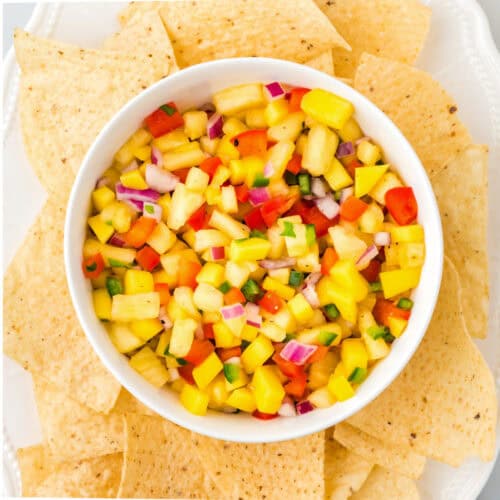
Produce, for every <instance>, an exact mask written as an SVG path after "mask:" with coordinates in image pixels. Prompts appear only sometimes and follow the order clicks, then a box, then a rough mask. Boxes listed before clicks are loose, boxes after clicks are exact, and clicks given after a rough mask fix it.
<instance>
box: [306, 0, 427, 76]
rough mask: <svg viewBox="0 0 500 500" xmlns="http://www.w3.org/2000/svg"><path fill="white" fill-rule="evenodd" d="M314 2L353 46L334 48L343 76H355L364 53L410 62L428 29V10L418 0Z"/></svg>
mask: <svg viewBox="0 0 500 500" xmlns="http://www.w3.org/2000/svg"><path fill="white" fill-rule="evenodd" d="M314 1H315V2H316V4H317V5H318V7H319V8H320V9H321V10H322V12H323V13H324V14H325V15H326V16H327V17H328V19H330V21H331V22H332V24H333V25H334V26H335V28H337V30H338V32H339V33H340V34H341V35H342V36H343V37H344V38H345V40H346V42H347V43H348V44H349V45H350V46H351V48H352V50H351V51H347V50H345V49H343V48H335V49H334V50H333V55H334V58H335V65H336V69H337V74H338V75H339V76H342V77H347V78H353V77H354V73H355V72H356V67H357V65H358V63H359V59H360V57H361V54H362V53H363V52H368V53H369V54H373V55H375V56H380V57H387V58H388V59H394V60H396V61H400V62H403V63H406V64H413V63H414V62H415V60H416V59H417V56H418V54H419V53H420V51H421V50H422V47H423V45H424V41H425V39H426V37H427V33H428V31H429V25H430V20H431V9H430V8H429V7H426V6H425V5H422V3H421V2H420V1H419V0H377V1H376V2H367V1H366V0H335V1H333V2H332V1H331V0H314Z"/></svg>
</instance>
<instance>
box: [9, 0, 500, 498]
mask: <svg viewBox="0 0 500 500" xmlns="http://www.w3.org/2000/svg"><path fill="white" fill-rule="evenodd" d="M483 1H484V2H485V3H486V2H487V1H488V0H483ZM428 3H430V4H431V6H432V8H433V12H434V15H433V22H432V27H431V34H430V37H429V40H428V42H427V46H426V49H425V50H424V53H423V54H422V57H421V58H420V61H419V66H420V67H422V68H423V69H426V70H428V71H430V72H431V73H432V74H433V75H434V76H435V77H436V78H437V79H438V80H440V81H441V82H442V83H443V85H444V86H445V87H446V88H448V89H450V90H451V92H452V93H453V94H454V95H455V97H456V98H457V100H458V102H459V105H460V114H461V116H462V118H463V120H464V121H465V123H466V124H467V125H468V126H469V128H470V129H471V131H472V133H473V135H474V136H475V138H476V139H477V140H478V141H479V140H481V141H483V142H486V143H488V144H489V145H490V147H491V151H492V155H491V161H490V180H491V185H490V200H491V210H490V212H491V215H492V223H491V225H490V249H491V251H492V253H491V255H492V262H491V264H492V266H491V267H492V269H493V268H494V270H495V271H496V273H495V276H492V283H495V286H496V287H498V258H499V256H498V249H496V251H497V254H495V255H494V254H493V251H494V250H495V249H494V248H493V242H494V241H495V232H494V230H493V228H496V227H499V225H498V218H497V215H496V214H495V211H497V212H498V210H495V208H496V207H497V206H495V205H494V204H495V203H497V202H496V198H495V196H494V193H498V192H500V190H499V172H498V166H499V165H500V161H499V160H500V157H499V149H498V148H499V144H498V142H499V140H500V133H499V128H498V122H499V120H500V113H499V112H498V109H499V108H500V104H499V102H498V89H499V88H500V76H499V71H498V66H497V65H498V54H497V53H496V52H495V50H494V47H493V45H492V42H491V40H490V38H489V34H488V29H487V26H486V24H485V20H484V18H483V17H482V14H481V12H480V11H479V10H478V9H476V7H475V3H474V2H473V1H472V0H455V1H454V2H453V1H451V0H442V1H440V0H433V1H431V2H428ZM489 4H490V7H491V11H492V12H495V10H496V12H497V13H498V8H499V4H498V1H497V0H489ZM91 5H92V7H91V9H89V6H88V4H87V5H85V6H82V5H81V4H72V5H71V6H70V5H65V6H64V7H63V10H62V12H61V16H60V17H59V19H58V22H57V24H56V28H55V31H54V32H53V36H54V37H55V38H58V39H61V40H66V41H73V42H77V43H78V42H80V43H82V44H84V45H87V46H96V45H97V44H98V42H99V41H100V40H101V39H102V38H103V37H104V36H105V34H107V33H109V31H111V30H112V29H113V28H114V27H115V26H116V22H115V21H114V18H113V14H112V13H111V11H110V9H114V10H117V8H118V6H117V5H110V4H108V5H102V4H91ZM15 7H17V6H15ZM82 8H83V10H82ZM13 11H14V7H11V9H10V12H13ZM90 11H91V12H90ZM76 12H77V14H76V15H75V13H76ZM69 19H77V20H78V22H76V25H78V24H79V25H80V26H81V29H80V30H78V29H73V28H74V26H75V24H73V25H71V27H70V29H67V28H68V26H70V25H68V24H66V22H67V20H69ZM96 20H98V21H96ZM7 21H11V18H9V19H8V20H7V19H5V18H4V24H5V23H6V22H7ZM86 23H87V24H86ZM12 24H17V25H19V26H22V25H23V24H24V22H23V20H22V19H21V20H20V21H19V22H16V23H12ZM86 26H88V29H87V33H84V31H85V27H86ZM41 28H43V26H38V28H37V29H38V30H37V31H35V32H37V33H41V31H40V29H41ZM89 34H90V35H91V36H92V38H91V39H87V37H88V36H89ZM4 36H5V35H4ZM468 103H470V105H468ZM13 151H17V152H18V151H19V147H17V148H16V147H14V148H13ZM16 155H17V153H16ZM16 155H13V156H7V153H5V152H4V159H9V160H11V163H10V164H12V162H13V160H14V159H15V158H17V156H16ZM22 163H23V162H22V161H16V162H15V164H16V169H17V168H23V165H22ZM4 164H5V165H9V164H8V163H7V162H6V161H4ZM20 175H22V176H23V180H24V183H26V181H27V180H28V179H29V178H31V179H33V178H34V175H33V173H32V172H31V171H30V170H29V169H26V170H23V171H22V172H21V174H20ZM32 184H33V185H35V186H37V185H38V182H37V181H34V182H32ZM6 185H8V184H7V179H6ZM24 186H25V187H24V188H25V189H26V190H28V189H30V188H28V187H26V185H24ZM9 187H10V185H9ZM29 192H30V193H31V191H29ZM40 193H42V191H41V189H39V193H35V194H33V195H32V196H30V197H27V202H28V205H27V206H26V208H27V214H26V219H27V220H29V221H31V220H33V218H34V216H35V213H36V210H37V208H38V206H39V205H40V204H41V203H42V202H43V201H42V199H41V195H40ZM18 199H19V198H17V200H18ZM30 200H33V203H32V204H29V202H30ZM16 206H19V205H18V204H16V205H10V206H9V205H7V204H6V207H7V208H11V210H10V211H9V210H6V212H5V216H6V219H9V218H10V217H12V216H13V215H14V211H15V207H16ZM16 215H17V217H19V212H17V213H16ZM19 226H20V229H19V230H18V235H17V237H16V234H13V235H11V234H9V233H7V232H6V234H9V240H8V241H7V240H6V250H7V251H9V248H10V251H11V252H12V251H13V250H12V247H13V246H15V245H17V244H18V243H19V241H20V239H21V238H22V236H23V234H24V233H25V232H26V229H27V226H26V225H25V226H23V225H22V224H19ZM16 229H17V228H16V227H13V230H14V231H15V230H16ZM7 243H9V244H7ZM492 274H493V273H492ZM492 297H493V299H494V300H493V301H492V317H491V319H492V321H491V323H492V326H493V325H494V324H498V323H495V322H498V316H497V315H495V310H494V307H493V306H494V304H495V303H496V302H497V299H498V288H494V289H493V290H492ZM491 330H492V331H490V337H489V339H488V340H486V341H478V342H477V343H478V345H479V347H480V348H481V350H482V351H483V353H485V355H486V357H487V359H488V362H489V363H490V366H492V367H493V365H494V361H495V359H498V351H496V348H497V346H498V343H499V341H498V334H499V332H498V329H493V328H492V329H491ZM5 368H6V366H5V365H4V371H5ZM497 374H498V372H497ZM9 385H12V386H13V387H15V388H16V395H17V396H18V395H19V394H24V393H25V391H26V387H25V386H22V385H18V384H17V383H16V382H15V381H13V380H11V379H9V378H7V377H6V376H4V387H5V386H9ZM4 390H5V389H4ZM28 394H29V393H28ZM4 396H5V398H6V399H5V400H4V401H5V403H8V404H9V405H10V408H16V409H17V410H16V411H18V412H19V413H18V414H19V415H22V414H29V415H31V418H33V416H32V414H31V411H32V410H33V409H32V407H31V402H30V401H31V399H30V397H25V398H20V397H16V398H13V399H10V398H9V399H7V396H8V395H7V393H6V392H5V393H4ZM4 407H7V404H5V405H4ZM5 423H6V424H7V425H8V430H9V433H10V435H11V437H12V440H13V441H14V443H15V444H16V445H17V446H19V445H22V444H24V443H22V440H23V439H25V437H26V433H25V432H24V430H25V429H26V427H25V426H22V427H21V426H18V425H13V426H12V425H10V424H9V422H7V421H6V422H5ZM31 428H33V426H32V427H31ZM35 434H36V433H35ZM23 436H24V438H23ZM33 442H34V441H33ZM490 469H491V467H490V466H489V465H488V464H481V463H479V462H475V461H470V462H469V463H467V464H466V465H464V466H463V467H461V468H459V469H456V470H455V469H451V468H449V467H446V466H443V465H441V464H436V463H434V462H430V463H429V465H428V467H427V469H426V473H425V475H424V478H423V480H421V481H420V486H421V489H422V492H423V497H424V498H432V499H438V498H439V499H455V498H456V499H460V498H474V497H475V496H477V494H478V492H479V490H480V489H481V487H482V485H483V484H484V482H485V481H486V478H487V475H488V474H489V471H490ZM487 489H488V488H487ZM499 491H500V489H499V488H498V487H496V486H495V485H494V483H491V487H490V489H489V493H486V491H485V492H484V493H483V495H481V498H482V499H483V500H493V499H495V500H498V498H499Z"/></svg>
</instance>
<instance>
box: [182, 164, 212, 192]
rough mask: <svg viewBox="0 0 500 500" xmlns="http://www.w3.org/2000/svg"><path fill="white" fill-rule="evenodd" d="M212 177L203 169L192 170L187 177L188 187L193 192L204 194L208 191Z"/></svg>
mask: <svg viewBox="0 0 500 500" xmlns="http://www.w3.org/2000/svg"><path fill="white" fill-rule="evenodd" d="M209 181H210V176H209V175H208V174H207V173H206V172H203V170H201V168H195V167H193V168H191V169H189V173H188V175H187V177H186V182H185V184H186V187H187V188H188V189H190V190H191V191H196V192H203V191H205V189H207V186H208V182H209Z"/></svg>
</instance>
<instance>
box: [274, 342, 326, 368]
mask: <svg viewBox="0 0 500 500" xmlns="http://www.w3.org/2000/svg"><path fill="white" fill-rule="evenodd" d="M317 349H318V346H317V345H310V344H303V343H302V342H297V341H296V340H294V339H292V340H290V342H287V343H286V344H285V347H283V349H282V350H281V352H280V356H281V357H282V358H283V359H286V360H287V361H290V362H292V363H295V364H296V365H303V364H304V363H305V362H306V361H307V360H308V359H309V358H310V357H311V356H312V355H313V354H314V353H315V352H316V350H317Z"/></svg>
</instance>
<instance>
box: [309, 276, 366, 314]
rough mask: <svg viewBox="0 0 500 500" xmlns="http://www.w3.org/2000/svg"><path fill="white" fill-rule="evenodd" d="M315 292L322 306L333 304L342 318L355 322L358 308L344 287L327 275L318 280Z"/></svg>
mask: <svg viewBox="0 0 500 500" xmlns="http://www.w3.org/2000/svg"><path fill="white" fill-rule="evenodd" d="M316 293H317V294H318V297H319V301H320V304H321V305H322V306H324V305H327V304H335V305H336V306H337V308H338V310H339V312H340V314H341V316H342V317H343V318H344V319H346V320H347V321H350V322H351V323H356V318H357V314H358V308H357V305H356V301H355V300H354V297H353V296H352V295H351V294H350V293H349V292H348V291H347V290H346V289H345V288H342V287H340V286H339V285H337V283H335V282H334V281H333V280H332V279H331V278H330V277H329V276H325V277H324V278H322V279H321V280H320V281H319V283H318V285H317V287H316Z"/></svg>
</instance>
